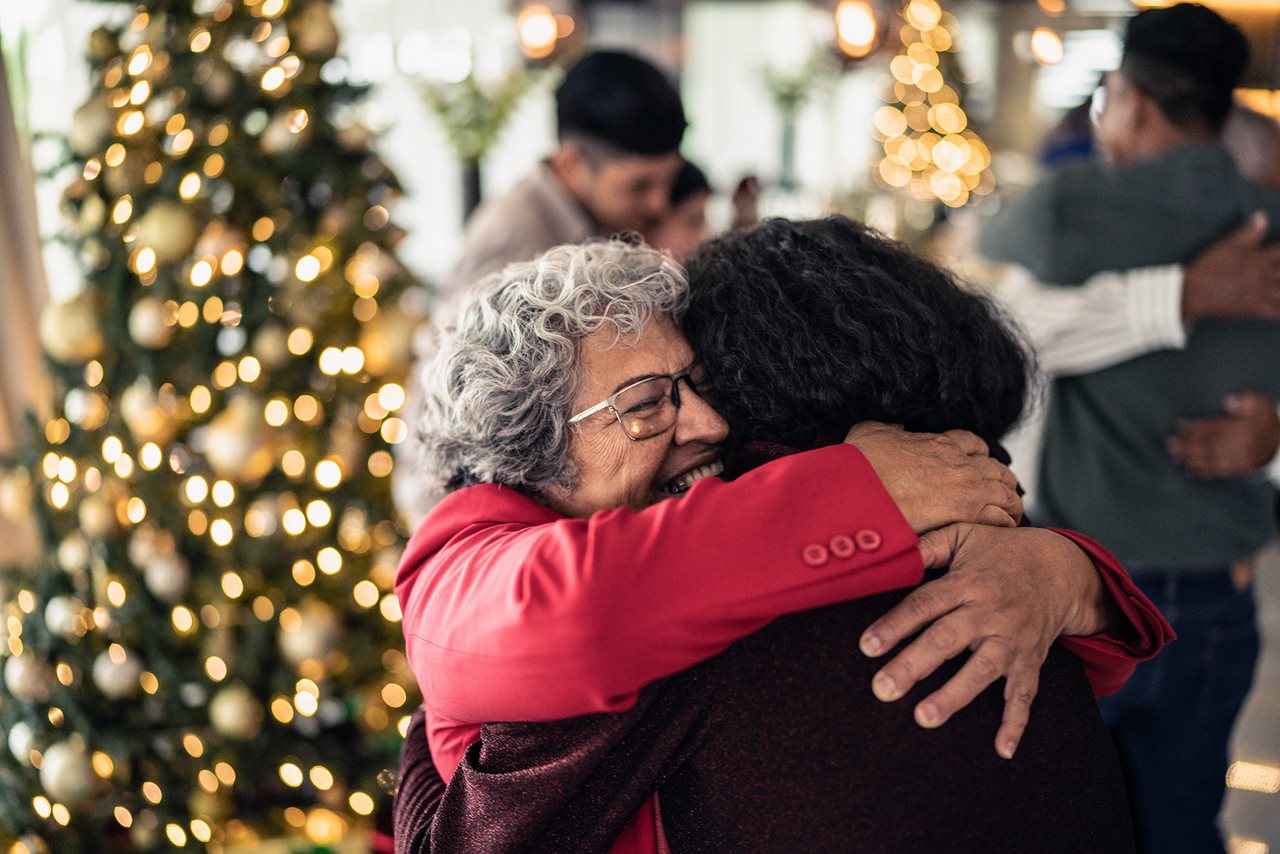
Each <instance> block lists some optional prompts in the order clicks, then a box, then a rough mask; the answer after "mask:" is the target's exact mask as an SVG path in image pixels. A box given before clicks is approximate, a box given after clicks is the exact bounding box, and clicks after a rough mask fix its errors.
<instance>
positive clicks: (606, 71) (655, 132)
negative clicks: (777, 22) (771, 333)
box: [551, 51, 686, 232]
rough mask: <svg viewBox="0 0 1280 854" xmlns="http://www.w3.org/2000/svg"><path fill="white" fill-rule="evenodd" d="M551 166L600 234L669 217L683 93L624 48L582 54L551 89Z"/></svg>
mask: <svg viewBox="0 0 1280 854" xmlns="http://www.w3.org/2000/svg"><path fill="white" fill-rule="evenodd" d="M556 124H557V130H558V133H559V136H560V147H559V148H558V149H557V150H556V153H555V154H554V155H553V156H552V158H551V161H552V166H553V168H554V169H555V172H556V175H557V176H558V177H559V179H560V180H561V182H563V183H564V185H565V186H566V187H567V188H568V190H569V192H571V193H572V194H573V195H574V197H575V198H577V200H578V201H579V202H580V203H581V204H582V206H583V207H584V208H586V211H587V213H588V214H589V215H590V216H591V217H592V219H594V220H595V221H596V223H597V225H599V226H600V228H601V230H603V231H606V232H608V231H624V230H632V231H644V230H646V229H649V228H651V227H652V226H653V225H654V223H656V222H657V221H658V220H659V219H661V218H662V217H663V216H665V215H666V213H667V209H668V206H669V204H670V196H671V186H672V184H673V182H674V181H675V178H676V173H677V172H679V171H680V166H681V163H682V162H683V161H682V160H681V158H680V153H679V148H680V140H681V139H682V138H683V136H684V129H685V126H686V122H685V117H684V108H683V107H682V106H681V104H680V94H679V92H677V91H676V88H675V86H674V85H672V83H671V81H670V80H668V79H667V77H666V75H664V74H663V73H662V72H661V71H660V70H658V69H657V68H656V67H654V66H653V65H651V64H650V63H648V62H646V61H645V60H643V59H640V58H639V57H637V56H633V55H632V54H629V53H622V52H620V51H596V52H594V53H590V54H588V55H586V56H585V57H583V58H582V59H580V60H579V61H578V62H577V63H576V64H575V65H574V66H573V67H572V68H571V69H569V71H568V73H567V74H565V78H564V81H563V82H562V83H561V84H560V88H558V89H557V90H556Z"/></svg>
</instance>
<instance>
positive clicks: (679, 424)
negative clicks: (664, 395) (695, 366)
mask: <svg viewBox="0 0 1280 854" xmlns="http://www.w3.org/2000/svg"><path fill="white" fill-rule="evenodd" d="M728 435H729V424H728V422H726V421H725V420H724V419H723V418H722V417H720V413H719V412H717V411H716V410H715V407H713V406H712V405H711V404H709V403H707V402H706V401H705V400H704V399H703V398H702V397H701V396H700V395H699V394H698V393H697V392H696V391H694V390H693V384H692V383H686V384H685V387H684V388H682V389H680V409H679V411H678V412H677V413H676V434H675V441H676V444H680V445H683V444H685V443H687V442H705V443H706V444H708V445H715V444H718V443H720V442H723V441H724V440H725V438H727V437H728Z"/></svg>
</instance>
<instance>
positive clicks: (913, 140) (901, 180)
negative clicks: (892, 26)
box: [874, 0, 995, 207]
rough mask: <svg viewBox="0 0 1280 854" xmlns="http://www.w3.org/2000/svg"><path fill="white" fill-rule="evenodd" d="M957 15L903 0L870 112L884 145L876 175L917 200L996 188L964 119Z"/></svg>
mask: <svg viewBox="0 0 1280 854" xmlns="http://www.w3.org/2000/svg"><path fill="white" fill-rule="evenodd" d="M956 29H957V27H956V21H955V18H954V17H953V16H952V15H950V14H949V13H947V12H944V11H943V10H942V7H941V6H939V5H938V3H937V2H936V0H909V2H908V3H907V4H906V6H905V7H903V10H902V26H901V28H900V29H899V30H898V32H897V38H898V45H899V48H898V51H897V55H896V56H894V57H893V59H892V60H891V61H890V63H889V71H890V74H891V75H892V79H891V80H889V81H887V86H886V88H887V91H886V92H885V93H884V96H883V99H884V101H885V102H886V103H885V105H884V106H882V107H881V108H880V109H879V110H877V111H876V114H875V118H874V127H875V135H876V139H878V140H879V141H880V142H882V143H883V145H884V152H883V155H884V156H883V158H882V159H881V160H880V162H879V164H878V166H877V168H876V174H877V177H878V178H879V179H880V180H881V181H882V182H883V183H884V184H886V185H888V186H890V187H903V188H906V189H907V190H908V191H909V192H910V193H911V195H912V196H913V197H915V198H917V199H928V200H935V199H936V200H937V201H940V202H942V203H943V204H945V205H947V206H948V207H961V206H962V205H965V204H967V203H968V202H970V201H971V200H973V197H975V196H983V195H986V194H987V193H990V192H991V190H992V189H994V187H995V181H994V179H993V178H992V175H991V168H990V167H991V152H990V150H989V149H988V148H987V146H986V144H985V143H984V142H983V140H982V137H980V136H979V135H978V133H977V132H976V131H974V129H973V128H972V127H971V126H970V123H969V116H968V115H967V114H966V112H965V110H964V107H963V106H962V101H963V97H964V89H963V86H962V85H961V83H960V81H959V79H958V78H959V75H958V73H957V69H956V64H957V63H956V60H955V53H954V48H955V32H956Z"/></svg>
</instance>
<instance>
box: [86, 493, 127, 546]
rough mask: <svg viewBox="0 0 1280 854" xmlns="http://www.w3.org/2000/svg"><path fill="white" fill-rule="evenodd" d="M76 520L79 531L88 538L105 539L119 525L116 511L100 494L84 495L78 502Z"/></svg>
mask: <svg viewBox="0 0 1280 854" xmlns="http://www.w3.org/2000/svg"><path fill="white" fill-rule="evenodd" d="M77 518H78V519H79V521H80V530H82V531H84V532H85V533H86V534H88V535H89V536H90V537H95V538H96V537H105V536H107V535H108V534H111V533H112V532H113V531H115V529H116V527H117V526H118V525H119V521H118V520H117V519H116V511H115V508H113V507H112V506H111V504H110V502H108V501H107V499H106V498H104V497H103V496H102V495H101V494H97V495H86V496H85V497H84V499H83V500H82V501H81V502H80V508H79V512H78V513H77Z"/></svg>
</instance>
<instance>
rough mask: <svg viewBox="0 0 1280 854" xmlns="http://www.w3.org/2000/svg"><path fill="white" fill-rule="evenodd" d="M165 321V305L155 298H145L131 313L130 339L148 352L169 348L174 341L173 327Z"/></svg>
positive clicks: (138, 302)
mask: <svg viewBox="0 0 1280 854" xmlns="http://www.w3.org/2000/svg"><path fill="white" fill-rule="evenodd" d="M164 321H165V311H164V304H163V303H161V302H160V300H158V299H156V298H155V297H143V298H142V299H140V300H138V301H137V302H136V303H134V304H133V308H132V309H131V310H130V311H129V337H130V338H132V339H133V340H134V341H135V342H137V344H139V345H140V346H142V347H146V348H147V349H148V350H159V349H161V348H162V347H167V346H168V345H169V342H170V341H172V340H173V327H172V326H169V325H167V324H166V323H165V322H164Z"/></svg>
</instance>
